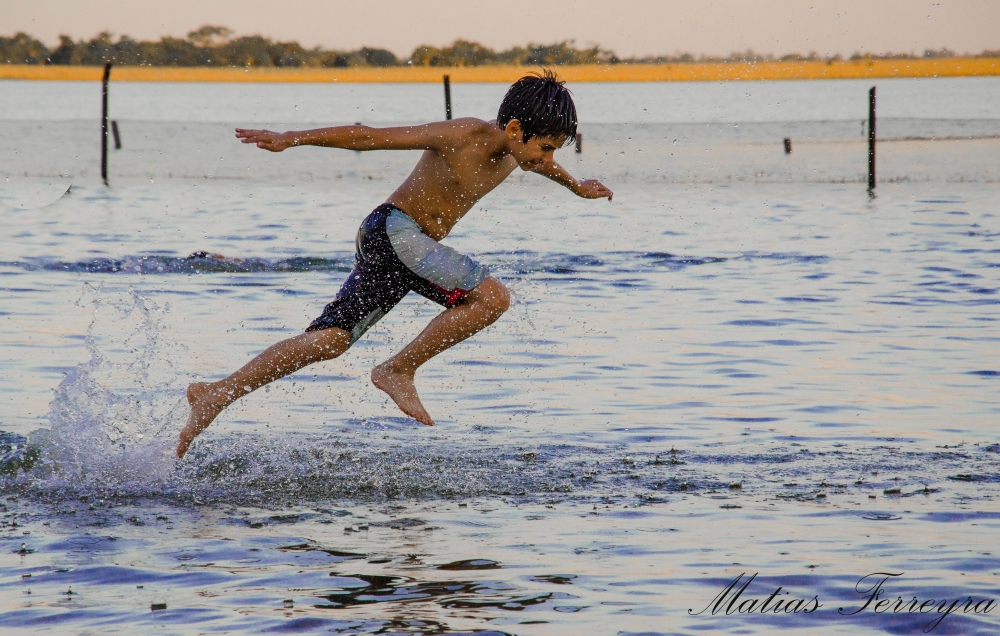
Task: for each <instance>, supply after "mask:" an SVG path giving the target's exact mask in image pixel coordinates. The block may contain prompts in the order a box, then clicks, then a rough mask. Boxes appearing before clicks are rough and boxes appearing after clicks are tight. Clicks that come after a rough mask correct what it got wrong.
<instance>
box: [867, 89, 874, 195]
mask: <svg viewBox="0 0 1000 636" xmlns="http://www.w3.org/2000/svg"><path fill="white" fill-rule="evenodd" d="M868 193H869V194H874V193H875V87H874V86H872V88H871V90H870V91H868Z"/></svg>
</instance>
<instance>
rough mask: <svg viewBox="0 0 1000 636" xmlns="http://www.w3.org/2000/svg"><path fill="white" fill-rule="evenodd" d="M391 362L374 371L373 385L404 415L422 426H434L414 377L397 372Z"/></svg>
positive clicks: (384, 363)
mask: <svg viewBox="0 0 1000 636" xmlns="http://www.w3.org/2000/svg"><path fill="white" fill-rule="evenodd" d="M391 362H392V361H391V360H390V361H388V362H383V363H382V364H380V365H378V366H377V367H375V368H374V369H373V370H372V384H374V385H375V386H376V387H378V388H379V389H381V390H383V391H385V392H386V393H387V394H388V395H389V397H391V398H392V401H393V402H395V403H396V406H398V407H399V410H401V411H402V412H403V413H406V414H407V415H409V416H410V417H412V418H413V419H415V420H417V421H418V422H420V423H421V424H426V425H427V426H434V420H432V419H431V416H430V415H429V414H428V413H427V411H426V410H425V409H424V405H423V404H421V403H420V396H419V395H417V387H416V386H415V385H414V384H413V375H412V374H406V373H402V372H400V371H397V370H396V369H394V368H393V366H392V363H391Z"/></svg>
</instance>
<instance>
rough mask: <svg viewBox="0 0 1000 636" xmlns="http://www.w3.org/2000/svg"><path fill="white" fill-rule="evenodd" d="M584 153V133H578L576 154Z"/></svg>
mask: <svg viewBox="0 0 1000 636" xmlns="http://www.w3.org/2000/svg"><path fill="white" fill-rule="evenodd" d="M582 153H583V133H576V154H578V155H579V154H582Z"/></svg>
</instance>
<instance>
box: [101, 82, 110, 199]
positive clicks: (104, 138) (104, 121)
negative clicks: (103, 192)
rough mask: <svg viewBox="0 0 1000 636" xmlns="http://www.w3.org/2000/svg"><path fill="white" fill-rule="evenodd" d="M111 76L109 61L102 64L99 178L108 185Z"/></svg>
mask: <svg viewBox="0 0 1000 636" xmlns="http://www.w3.org/2000/svg"><path fill="white" fill-rule="evenodd" d="M110 78H111V62H108V63H107V64H105V65H104V79H103V80H101V179H103V180H104V185H108V79H110Z"/></svg>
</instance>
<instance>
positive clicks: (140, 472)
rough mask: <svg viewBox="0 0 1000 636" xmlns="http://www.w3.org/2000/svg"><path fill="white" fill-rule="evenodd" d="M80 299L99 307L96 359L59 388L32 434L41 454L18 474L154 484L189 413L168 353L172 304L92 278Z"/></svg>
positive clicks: (43, 482)
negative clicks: (109, 291) (110, 288)
mask: <svg viewBox="0 0 1000 636" xmlns="http://www.w3.org/2000/svg"><path fill="white" fill-rule="evenodd" d="M78 304H79V305H81V306H90V307H92V308H93V312H94V318H93V320H92V321H91V324H90V327H89V328H88V332H87V337H86V340H85V343H86V347H87V351H88V352H89V354H90V359H89V360H88V361H86V362H84V363H82V364H80V365H79V366H77V368H75V369H74V370H72V371H71V372H69V373H68V374H67V375H66V377H65V378H63V380H62V382H61V383H60V384H59V386H58V387H57V388H56V389H55V391H54V395H53V399H52V401H51V402H50V404H49V406H50V411H49V414H48V420H49V427H48V428H44V429H40V430H37V431H35V432H33V433H32V434H31V436H30V438H29V443H30V447H31V448H32V449H34V451H35V452H36V453H37V461H35V462H34V465H33V466H32V467H31V468H30V470H28V471H27V472H25V471H23V470H22V471H21V472H20V473H19V475H18V476H17V477H15V480H17V481H19V482H20V484H22V485H31V484H33V485H36V486H42V487H43V488H44V490H46V491H49V492H54V491H59V490H66V491H72V492H82V491H87V490H96V491H101V492H112V493H114V492H119V491H135V490H136V489H137V488H140V489H143V490H147V491H148V490H151V489H155V488H156V487H157V486H158V485H161V484H163V483H164V482H165V480H167V479H168V478H169V475H170V473H171V472H172V462H171V461H170V450H171V444H170V441H171V439H172V437H173V435H172V434H171V431H173V430H174V429H176V428H177V425H176V423H177V422H178V420H179V419H180V418H183V417H184V416H185V415H186V409H184V408H182V407H184V406H186V405H185V404H184V403H183V400H182V399H181V396H182V393H181V392H180V387H179V386H178V385H177V377H178V374H177V373H176V372H175V371H174V369H173V364H172V362H171V360H170V358H169V357H168V356H165V355H163V349H164V347H163V343H162V342H161V339H162V328H161V322H162V317H163V315H164V314H165V313H166V312H167V311H168V308H167V307H161V306H158V305H157V304H156V303H154V302H153V301H152V300H151V299H149V298H147V297H145V296H143V295H141V294H139V293H138V292H136V291H135V290H134V289H131V288H130V289H129V290H128V292H127V293H125V294H117V295H106V294H104V293H103V291H102V289H101V288H100V287H93V286H90V285H86V286H85V287H84V294H83V296H82V297H81V299H80V300H79V301H78ZM181 421H182V420H181Z"/></svg>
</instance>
